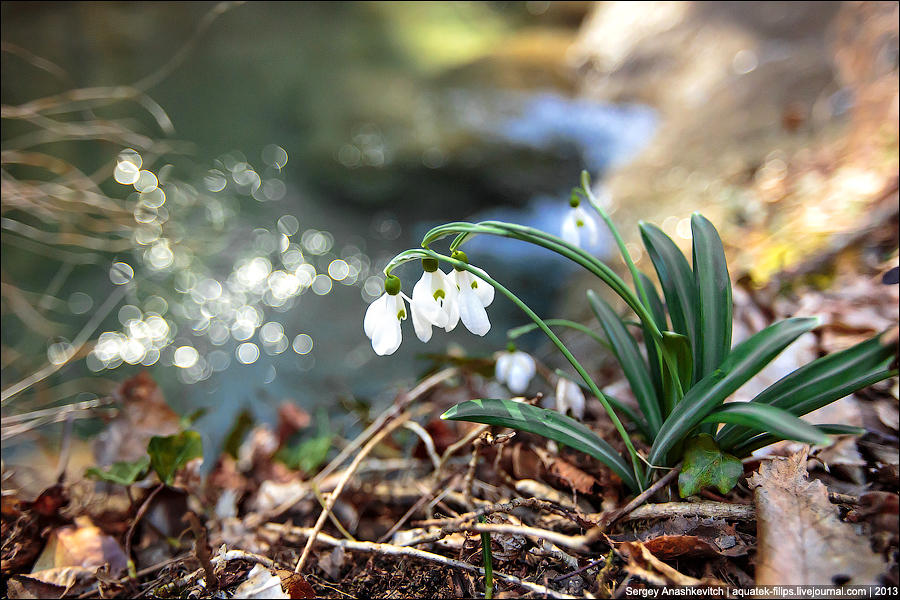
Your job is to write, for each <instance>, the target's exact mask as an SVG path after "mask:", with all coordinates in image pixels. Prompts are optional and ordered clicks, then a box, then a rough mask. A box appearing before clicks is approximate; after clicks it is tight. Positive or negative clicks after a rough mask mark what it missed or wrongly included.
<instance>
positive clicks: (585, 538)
mask: <svg viewBox="0 0 900 600" xmlns="http://www.w3.org/2000/svg"><path fill="white" fill-rule="evenodd" d="M458 531H472V532H475V533H512V534H518V535H528V536H531V537H535V538H538V539H542V540H547V541H549V542H552V543H554V544H556V545H557V546H565V547H566V548H572V549H573V550H584V549H585V548H586V547H587V546H588V545H589V544H590V543H591V542H593V541H594V540H595V539H597V537H599V536H598V534H599V531H597V530H593V529H592V530H591V531H589V532H588V533H586V534H584V535H566V534H564V533H557V532H555V531H548V530H546V529H539V528H537V527H528V526H526V525H511V524H508V523H502V524H493V523H459V524H454V525H446V526H444V527H441V529H440V531H437V532H435V533H432V534H428V535H423V536H421V537H418V538H416V539H413V540H410V541H408V542H406V543H404V544H403V546H417V545H419V544H427V543H431V542H436V541H437V540H439V539H441V538H442V537H444V536H446V535H447V534H450V533H456V532H458Z"/></svg>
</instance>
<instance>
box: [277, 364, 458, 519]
mask: <svg viewBox="0 0 900 600" xmlns="http://www.w3.org/2000/svg"><path fill="white" fill-rule="evenodd" d="M457 371H458V369H457V368H456V367H450V368H449V369H444V370H443V371H438V372H437V373H435V374H434V375H432V376H430V377H428V378H426V379H423V380H422V381H421V382H420V383H419V385H417V386H416V387H414V388H413V389H411V390H410V391H409V392H408V393H407V394H401V395H400V396H399V397H398V398H397V401H396V402H395V403H394V405H393V406H391V407H390V408H389V409H388V410H386V411H385V412H383V413H381V414H380V415H379V416H378V418H377V419H375V420H374V421H373V422H372V424H371V425H369V426H368V427H366V429H365V431H363V432H362V433H361V434H359V435H358V436H357V437H356V439H355V440H353V441H352V442H351V443H350V444H348V445H347V446H346V447H345V448H344V449H343V450H341V452H340V454H338V455H337V456H336V457H335V458H334V460H332V461H331V462H330V463H328V465H327V466H326V467H325V468H324V469H322V470H321V471H319V473H318V474H317V475H316V476H315V478H314V479H315V481H316V483H321V482H322V480H323V479H325V478H326V477H328V476H329V475H330V474H331V472H332V471H334V470H335V469H336V468H338V467H339V466H341V465H342V464H343V463H344V461H345V460H347V458H348V457H349V456H350V455H351V454H353V453H354V452H356V450H357V449H358V448H359V447H360V446H362V445H363V444H364V443H365V441H366V440H367V439H369V437H371V436H372V434H373V433H375V432H376V431H378V429H380V428H381V426H382V425H384V423H385V422H386V421H387V420H388V419H390V418H391V417H393V416H394V415H397V414H399V413H400V412H402V411H403V410H405V409H406V407H407V406H409V405H410V404H411V403H412V402H413V401H414V400H417V399H418V398H419V397H420V396H422V395H423V394H425V393H426V392H428V391H429V390H430V389H431V388H433V387H434V386H436V385H437V384H439V383H441V382H443V381H445V380H447V379H449V378H451V377H453V376H454V375H456V373H457ZM282 512H283V511H282Z"/></svg>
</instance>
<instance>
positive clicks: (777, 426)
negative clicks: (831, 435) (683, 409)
mask: <svg viewBox="0 0 900 600" xmlns="http://www.w3.org/2000/svg"><path fill="white" fill-rule="evenodd" d="M702 422H703V423H711V424H715V423H732V424H735V425H742V426H744V427H747V428H749V429H752V430H757V431H760V432H763V433H772V434H775V435H777V436H778V437H780V438H781V439H783V440H795V441H797V442H804V443H807V444H818V445H822V444H827V443H828V436H827V435H825V434H824V433H822V432H821V431H819V430H818V429H816V428H815V427H813V426H812V425H810V424H809V423H807V422H806V421H802V420H800V419H798V418H797V417H795V416H794V415H792V414H791V413H789V412H788V411H786V410H783V409H780V408H776V407H774V406H769V405H768V404H757V403H755V402H732V403H731V404H726V405H725V406H723V407H722V408H720V409H719V410H717V411H714V412H713V413H711V414H710V415H709V416H707V417H706V418H705V419H703V421H702Z"/></svg>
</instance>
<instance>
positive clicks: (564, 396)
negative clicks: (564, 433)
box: [556, 377, 584, 419]
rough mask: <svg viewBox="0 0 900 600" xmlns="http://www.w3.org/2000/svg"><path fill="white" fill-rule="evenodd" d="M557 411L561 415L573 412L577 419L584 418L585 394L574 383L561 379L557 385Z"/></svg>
mask: <svg viewBox="0 0 900 600" xmlns="http://www.w3.org/2000/svg"><path fill="white" fill-rule="evenodd" d="M556 410H557V411H559V412H560V413H561V414H566V412H568V411H569V410H571V411H572V416H573V417H575V418H576V419H582V418H584V393H583V392H582V391H581V388H580V387H578V384H576V383H575V382H573V381H569V380H568V379H566V378H565V377H560V378H559V381H558V382H557V384H556Z"/></svg>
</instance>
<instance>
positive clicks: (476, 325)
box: [447, 250, 494, 335]
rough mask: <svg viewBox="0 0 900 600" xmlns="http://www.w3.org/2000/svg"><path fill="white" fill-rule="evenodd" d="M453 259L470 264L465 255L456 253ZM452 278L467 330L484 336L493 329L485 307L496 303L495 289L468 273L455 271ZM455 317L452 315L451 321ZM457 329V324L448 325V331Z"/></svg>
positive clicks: (460, 317)
mask: <svg viewBox="0 0 900 600" xmlns="http://www.w3.org/2000/svg"><path fill="white" fill-rule="evenodd" d="M453 258H455V259H457V260H461V261H463V262H469V261H468V259H467V258H466V255H465V253H463V252H460V251H458V250H457V251H456V252H454V253H453ZM451 277H453V278H454V282H455V283H456V288H457V289H458V290H459V296H458V297H457V302H456V304H457V305H458V306H457V308H458V310H459V319H460V320H462V322H463V325H465V326H466V329H468V330H469V331H471V332H472V333H474V334H475V335H484V334H486V333H487V332H488V331H490V329H491V322H490V320H489V319H488V316H487V311H486V310H484V309H485V307H487V306H489V305H490V304H491V302H493V301H494V288H493V286H491V285H488V284H487V283H485V282H484V281H483V280H482V279H481V278H480V277H476V276H475V275H473V274H472V273H469V272H468V271H460V270H456V269H454V271H453V274H452V275H451ZM453 316H454V315H452V314H451V315H450V317H451V319H452V317H453ZM453 327H456V323H455V322H452V323H448V324H447V331H450V330H451V329H453Z"/></svg>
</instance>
